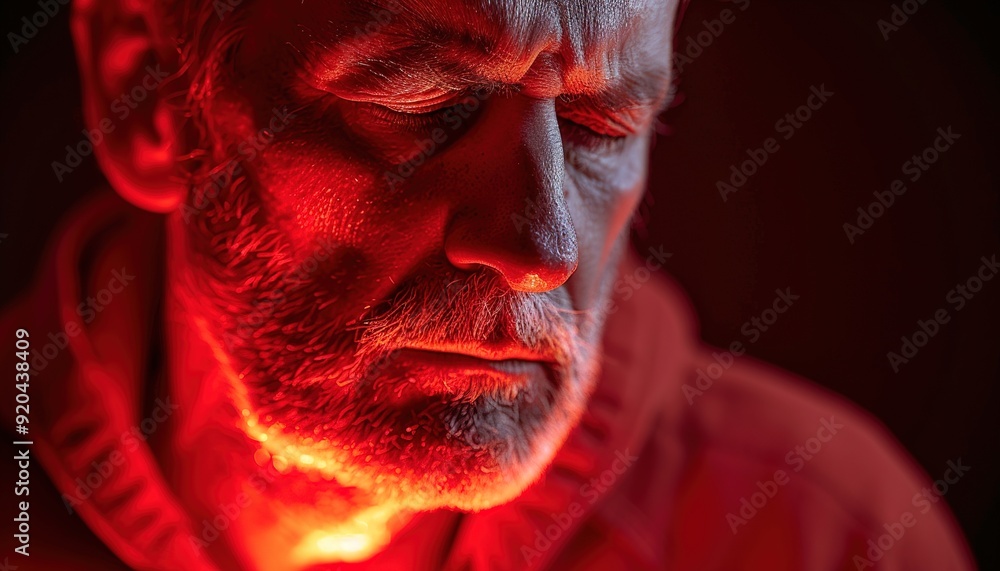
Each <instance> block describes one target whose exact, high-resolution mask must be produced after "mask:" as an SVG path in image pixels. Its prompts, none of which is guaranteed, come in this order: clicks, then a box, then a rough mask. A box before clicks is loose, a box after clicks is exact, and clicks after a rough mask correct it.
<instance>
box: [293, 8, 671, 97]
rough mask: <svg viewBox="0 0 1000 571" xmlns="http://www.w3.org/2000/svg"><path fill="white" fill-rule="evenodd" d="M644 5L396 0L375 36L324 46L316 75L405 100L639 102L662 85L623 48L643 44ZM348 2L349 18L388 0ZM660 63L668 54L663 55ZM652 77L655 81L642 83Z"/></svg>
mask: <svg viewBox="0 0 1000 571" xmlns="http://www.w3.org/2000/svg"><path fill="white" fill-rule="evenodd" d="M645 3H646V2H645V0H613V1H609V2H588V1H579V0H540V1H539V0H535V1H528V0H461V1H460V2H455V3H454V4H449V5H448V9H446V10H442V9H441V6H442V3H441V2H439V1H435V0H399V2H397V3H396V4H392V6H394V9H395V12H394V14H393V18H392V19H391V21H389V22H388V23H387V24H385V25H382V26H380V27H379V29H378V31H377V34H376V35H375V36H374V38H369V37H367V36H362V37H361V38H352V36H351V35H347V37H344V38H342V40H341V41H335V40H333V41H330V42H329V44H328V46H332V47H328V46H324V47H323V48H322V51H324V52H326V56H328V57H324V58H322V59H323V60H324V64H325V65H324V66H321V67H322V69H320V70H317V71H318V72H319V73H318V74H317V75H318V76H320V77H321V78H322V79H323V80H324V81H327V82H330V83H331V84H333V83H339V84H343V85H344V87H345V88H348V87H352V84H353V88H354V89H357V90H359V92H370V93H372V94H374V93H385V92H390V93H396V94H398V95H401V96H404V97H405V96H418V95H419V96H424V95H427V94H428V93H430V92H434V93H436V92H438V91H440V90H459V89H461V88H462V87H468V85H470V84H489V83H502V84H508V85H521V86H524V85H526V84H527V85H528V86H530V87H531V88H533V89H535V90H537V91H539V92H545V93H552V92H554V91H556V90H564V91H566V92H568V93H572V94H596V93H600V92H602V91H605V90H608V91H623V90H625V89H628V88H639V89H640V90H641V92H642V93H640V94H639V97H640V98H641V99H643V100H652V99H655V98H656V97H655V94H654V95H650V94H649V93H648V92H650V91H659V90H658V89H655V88H656V87H658V86H659V84H661V83H664V82H663V81H650V79H651V78H650V77H645V76H646V75H648V73H647V70H646V69H645V68H647V67H649V62H644V61H643V58H642V57H641V56H648V55H649V54H637V53H626V49H628V51H629V52H635V51H637V50H641V48H636V47H635V46H629V44H630V43H635V41H638V42H640V43H642V42H643V38H641V37H638V38H636V37H635V36H636V35H640V36H641V35H642V34H643V31H642V30H640V28H641V26H640V25H638V24H639V23H640V22H641V19H642V18H644V17H646V18H648V16H649V14H648V11H647V13H645V14H644V13H643V9H644V7H645ZM668 3H670V2H668ZM347 4H350V5H351V7H350V8H349V9H348V12H349V13H350V14H351V15H353V17H354V18H357V17H359V16H362V17H363V16H364V15H365V14H368V13H366V11H365V9H366V8H368V7H370V6H379V5H390V4H389V3H388V2H379V1H372V0H365V1H363V2H359V3H354V2H349V3H347ZM359 5H360V6H362V7H361V8H359V7H358V6H359ZM369 11H370V10H369ZM367 17H368V19H370V18H371V15H370V14H368V16H367ZM334 25H336V27H338V28H340V29H342V30H343V29H347V28H350V29H353V26H354V25H355V23H354V22H350V21H348V22H346V23H345V22H344V20H340V22H339V23H337V24H334V22H333V21H329V20H328V22H327V24H326V27H331V26H334ZM302 29H304V30H307V28H305V27H304V26H303V27H302ZM645 33H647V34H648V33H649V32H648V30H647V31H645ZM664 33H668V32H666V31H665V32H664ZM319 35H320V34H316V36H319ZM314 37H315V36H314ZM375 39H379V40H380V41H375ZM633 40H635V41H633ZM543 54H544V55H543ZM540 56H542V57H540ZM637 56H638V57H637ZM663 60H664V61H668V60H669V57H668V54H663ZM632 67H635V68H636V69H635V70H633V69H630V68H632ZM640 70H641V71H640ZM654 71H655V70H654ZM653 75H654V76H655V75H657V74H656V73H654V74H653ZM658 75H664V74H662V73H661V74H658ZM665 75H669V70H666V74H665ZM653 79H654V80H655V79H656V78H655V77H654V78H653ZM654 82H655V83H656V84H658V85H656V86H650V85H648V84H650V83H654ZM664 91H665V89H664ZM609 97H611V98H612V99H617V98H616V97H613V96H612V94H609Z"/></svg>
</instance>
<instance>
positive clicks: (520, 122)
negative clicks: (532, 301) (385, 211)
mask: <svg viewBox="0 0 1000 571" xmlns="http://www.w3.org/2000/svg"><path fill="white" fill-rule="evenodd" d="M451 152H452V154H453V155H454V156H453V158H454V159H455V160H454V162H453V164H455V165H457V168H454V169H451V170H450V171H449V173H448V175H446V177H445V178H446V179H448V182H447V183H446V184H447V185H448V186H450V187H452V190H453V191H454V192H455V196H456V197H457V199H456V201H455V208H454V210H453V215H452V218H451V220H450V222H449V226H448V229H447V234H446V236H445V245H444V248H445V254H446V255H447V258H448V261H449V262H450V263H451V264H452V265H454V266H455V267H458V268H460V269H464V270H475V269H476V268H481V267H486V268H489V269H490V270H492V271H495V272H497V273H498V274H500V276H502V277H503V279H504V280H505V281H506V282H507V284H508V285H509V286H510V287H511V288H512V289H514V290H516V291H524V292H544V291H549V290H552V289H555V288H557V287H559V286H561V285H562V284H563V283H565V282H566V280H567V279H569V277H570V276H571V275H572V274H573V272H574V271H576V267H577V264H578V262H579V247H578V245H577V236H576V230H575V228H574V226H573V219H572V217H571V215H570V209H569V205H568V200H567V195H566V191H565V170H564V157H563V147H562V138H561V136H560V134H559V124H558V121H557V118H556V110H555V101H554V100H552V99H534V98H529V97H527V96H523V95H514V96H501V95H493V96H492V97H491V98H490V99H489V100H488V101H486V102H485V103H484V105H483V108H482V110H481V111H480V114H479V116H478V117H477V119H476V122H475V124H474V125H473V126H472V128H471V129H470V130H469V131H468V132H467V133H466V134H465V136H464V137H462V138H461V139H460V140H459V141H458V142H456V144H455V146H453V147H452V149H451Z"/></svg>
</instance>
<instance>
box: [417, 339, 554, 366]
mask: <svg viewBox="0 0 1000 571" xmlns="http://www.w3.org/2000/svg"><path fill="white" fill-rule="evenodd" d="M402 349H415V350H418V351H432V352H435V353H454V354H457V355H466V356H468V357H476V358H478V359H485V360H487V361H506V360H521V361H541V362H550V361H554V359H553V358H552V357H551V356H550V355H546V354H544V353H540V352H538V351H534V350H531V349H529V348H527V347H525V346H523V345H521V344H518V343H515V342H513V341H509V342H499V343H482V342H478V341H470V342H465V343H455V342H449V343H410V344H408V345H406V346H405V347H402Z"/></svg>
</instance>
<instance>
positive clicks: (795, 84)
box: [0, 0, 1000, 569]
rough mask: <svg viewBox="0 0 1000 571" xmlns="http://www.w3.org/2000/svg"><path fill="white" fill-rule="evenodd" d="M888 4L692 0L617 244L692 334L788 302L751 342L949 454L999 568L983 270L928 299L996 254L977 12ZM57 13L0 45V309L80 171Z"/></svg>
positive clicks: (946, 5) (995, 289)
mask: <svg viewBox="0 0 1000 571" xmlns="http://www.w3.org/2000/svg"><path fill="white" fill-rule="evenodd" d="M896 3H897V4H900V2H896ZM892 4H893V3H892V2H888V1H866V2H861V1H847V2H845V1H832V0H831V1H822V2H803V1H798V2H796V1H791V0H788V1H775V0H750V3H749V6H748V7H747V9H746V10H745V11H740V10H739V8H738V7H737V6H735V5H729V4H727V3H725V2H719V1H718V0H693V3H692V5H691V7H690V8H689V10H688V13H687V16H686V20H685V22H684V24H683V25H682V26H681V29H680V32H679V36H678V43H679V45H680V49H681V50H684V49H685V46H686V44H687V40H688V38H689V37H696V36H697V34H698V33H699V32H702V31H704V30H705V29H706V27H705V24H704V21H705V20H713V19H717V18H719V15H720V13H721V11H722V10H723V9H725V8H729V9H731V10H733V11H734V12H735V21H733V22H732V23H730V24H725V25H724V28H723V31H722V33H720V34H719V35H718V37H713V39H712V41H711V44H710V45H708V46H707V47H703V48H702V51H701V53H700V54H699V55H697V57H694V58H693V61H690V62H687V63H685V64H684V74H683V80H682V82H681V84H680V90H681V93H682V99H681V103H680V104H679V105H677V106H676V107H675V108H673V109H672V110H670V111H669V112H668V113H666V114H665V115H664V117H663V119H664V120H665V121H666V123H667V124H668V125H669V130H670V131H671V134H670V135H668V136H664V137H660V139H659V141H658V142H657V145H656V148H655V150H654V152H653V158H652V167H651V182H650V193H649V195H648V197H647V202H646V204H645V205H644V208H643V212H644V215H645V216H644V224H643V225H642V226H641V227H640V228H639V229H638V231H637V236H636V239H637V241H638V243H639V245H640V246H642V247H645V246H658V245H661V244H662V245H663V246H664V248H665V249H666V250H667V251H668V252H671V253H673V257H672V258H671V259H670V261H669V264H668V270H669V271H670V273H671V274H672V275H673V276H674V277H675V278H676V279H678V280H679V281H680V282H681V284H683V286H684V287H685V288H686V289H687V291H688V292H689V294H690V296H691V298H692V300H693V302H694V305H695V307H696V308H697V310H698V313H699V315H700V318H701V328H702V335H703V337H704V339H705V340H706V341H708V342H710V343H713V344H716V345H719V346H728V345H729V343H730V342H731V341H736V340H739V341H747V340H748V339H747V337H746V336H744V335H743V334H742V333H741V331H740V330H741V327H742V325H743V323H745V322H746V321H747V320H749V319H750V318H751V317H754V316H759V315H760V313H761V311H763V310H764V309H765V308H767V307H769V306H770V304H771V302H772V300H773V299H774V297H775V292H774V290H775V289H779V288H780V289H784V288H791V290H792V292H793V293H795V294H797V295H799V296H800V300H799V301H796V302H795V304H794V305H793V307H792V308H791V309H790V310H789V311H788V312H787V313H785V314H783V315H781V316H780V318H779V319H778V321H777V322H776V323H775V324H774V325H773V326H772V327H771V328H769V330H768V331H767V332H765V333H763V335H761V337H760V339H759V340H758V341H756V342H755V343H752V344H750V345H749V349H750V353H751V354H752V355H754V356H756V357H759V358H762V359H765V360H767V361H771V362H773V363H776V364H779V365H781V366H783V367H786V368H788V369H790V370H792V371H794V372H796V373H798V374H801V375H803V376H806V377H808V378H811V379H814V380H815V381H817V382H819V383H820V384H822V385H824V386H826V387H829V388H831V389H833V390H835V391H837V392H839V393H841V394H843V395H845V396H847V397H848V398H850V399H852V400H854V401H855V402H857V403H858V404H860V405H861V406H863V407H864V408H866V409H868V410H869V411H871V412H872V413H874V414H875V415H876V416H877V417H878V418H880V419H881V420H882V421H883V422H884V423H885V424H886V425H887V426H888V427H889V429H890V430H891V431H892V432H893V433H894V434H895V435H896V436H897V437H898V438H899V439H900V440H901V441H902V442H903V443H904V444H905V445H906V447H907V448H908V449H909V450H910V452H912V453H913V454H914V456H915V457H916V458H917V460H918V461H919V462H920V463H921V464H922V465H923V466H924V468H925V470H926V471H927V472H928V473H929V474H930V475H931V476H932V477H934V478H939V477H941V475H942V473H943V471H944V469H945V463H946V462H947V461H948V460H955V459H958V458H961V459H962V462H963V463H964V464H966V465H969V466H971V470H970V472H969V473H968V475H966V476H965V477H964V478H962V480H960V481H959V483H957V484H955V485H954V486H952V489H951V490H950V491H949V492H948V494H947V498H946V499H947V501H948V502H949V503H950V504H951V506H952V508H953V509H954V511H955V513H956V515H957V516H958V519H959V521H960V523H961V524H962V527H963V528H964V530H965V532H966V534H967V535H968V537H969V539H970V541H971V543H972V546H973V549H974V551H975V552H976V555H977V557H978V559H979V562H980V564H981V566H982V567H983V568H984V569H998V568H1000V555H998V543H997V541H996V538H998V537H1000V526H998V522H1000V511H998V506H1000V502H998V499H1000V498H998V493H997V492H998V489H1000V486H998V483H1000V466H998V460H997V448H998V447H997V446H996V444H997V440H998V435H1000V426H998V425H1000V420H998V419H1000V411H998V410H997V408H998V405H1000V399H998V390H997V381H998V380H1000V374H998V373H1000V323H998V318H1000V279H998V280H994V281H991V282H987V283H986V285H985V287H984V288H983V290H982V291H980V292H979V293H977V294H976V295H975V297H973V298H972V299H971V300H969V301H968V303H967V305H966V307H965V308H964V309H963V310H962V311H955V310H954V307H953V306H952V305H951V304H950V303H949V302H948V301H946V299H945V297H946V294H947V293H948V291H949V290H951V289H952V288H953V287H955V285H957V284H959V283H964V282H965V281H966V280H967V279H968V278H969V277H971V276H973V275H974V274H975V272H976V270H977V269H978V268H979V266H980V261H979V260H980V257H982V256H986V257H987V258H989V257H991V256H992V255H994V254H998V255H1000V240H998V236H1000V232H998V230H1000V224H998V210H1000V209H998V189H1000V184H998V180H997V173H996V170H995V168H994V166H995V165H996V161H997V157H998V156H1000V149H998V146H1000V145H998V135H997V134H998V132H1000V121H998V115H997V108H996V106H997V104H998V102H1000V89H998V87H1000V84H998V73H997V69H998V68H997V60H996V55H995V52H996V50H995V49H992V48H995V46H993V45H991V43H992V42H990V41H989V38H990V37H991V36H992V35H995V34H996V33H997V32H996V30H997V25H998V19H997V18H996V7H995V6H991V5H989V3H988V2H985V1H984V2H982V3H973V2H947V1H945V0H926V3H925V4H923V5H921V6H920V7H919V9H918V10H917V12H916V13H914V14H912V15H911V16H909V21H907V22H906V23H905V24H903V25H902V26H900V28H899V30H898V31H894V32H891V33H890V34H889V38H888V40H886V39H885V38H884V37H883V35H882V32H881V31H880V30H879V28H878V25H877V21H878V20H879V19H885V20H888V19H889V18H890V15H891V13H892ZM3 10H4V16H3V20H2V22H3V24H2V26H0V31H2V32H3V33H4V35H5V38H6V34H7V33H8V32H11V31H19V30H20V28H21V23H20V18H21V17H22V16H30V15H31V14H33V13H34V12H35V11H37V10H38V8H37V4H36V3H35V2H33V1H25V0H14V1H12V0H7V1H6V2H5V5H4V7H3ZM68 24H69V10H68V8H66V7H61V11H60V13H59V14H57V15H56V16H55V17H53V18H52V20H51V22H49V23H48V24H47V25H46V26H44V27H43V28H41V29H40V30H39V32H38V34H37V35H36V36H35V37H34V38H32V39H31V40H29V42H28V43H27V44H26V45H22V46H20V51H19V53H17V54H14V53H13V50H12V49H11V46H10V44H9V42H7V41H5V42H3V45H2V46H0V53H2V54H3V55H2V56H0V58H2V63H3V69H2V72H0V75H2V81H3V83H2V85H3V91H2V94H0V109H2V110H3V112H4V115H5V118H4V119H5V120H4V124H5V128H4V130H3V134H2V149H3V158H2V159H0V180H2V181H3V183H4V185H5V191H4V192H3V193H2V197H0V234H7V235H8V236H7V237H6V238H4V239H2V241H0V267H2V268H3V270H2V276H3V279H2V280H0V301H3V302H6V300H8V299H9V298H10V297H11V296H12V295H13V294H14V293H16V292H17V291H20V290H22V289H23V288H24V287H25V286H26V285H27V284H28V280H29V278H30V276H31V273H32V269H33V266H34V261H35V259H36V258H37V257H38V255H39V253H40V251H41V248H42V246H43V245H44V243H45V240H46V237H47V236H48V234H49V233H50V231H51V230H52V227H53V225H54V224H55V222H56V221H57V219H58V218H59V216H60V215H61V214H62V213H63V212H65V211H66V210H67V208H68V207H69V206H70V205H71V204H72V203H73V202H74V201H75V200H76V199H77V198H78V197H80V196H81V195H83V194H84V193H86V192H87V191H88V190H89V189H91V188H93V187H94V185H95V184H97V183H98V182H99V181H100V180H101V178H100V173H99V172H98V170H97V167H96V163H95V161H94V160H93V157H92V156H91V157H88V158H87V159H85V162H84V164H83V165H82V166H80V167H78V168H77V169H75V170H74V172H72V173H71V174H69V175H67V176H66V180H65V182H63V183H61V184H60V183H57V182H56V179H55V177H54V175H53V172H52V168H51V163H52V161H54V160H63V158H64V157H65V154H66V151H65V149H64V147H65V145H67V144H71V143H76V142H77V141H79V140H80V139H81V137H82V135H81V134H80V129H82V127H83V123H82V118H81V113H80V109H79V88H78V77H77V73H76V66H75V62H74V59H73V51H72V46H71V42H70V38H69V33H68ZM703 39H704V36H703ZM821 84H823V85H825V87H826V89H827V90H828V91H832V92H833V93H834V95H833V96H832V97H831V98H830V99H829V101H828V102H827V103H826V104H825V105H824V106H823V107H822V108H821V109H820V110H818V111H816V112H815V113H814V114H813V117H812V118H811V119H810V120H809V121H808V122H806V123H805V124H804V125H803V127H802V128H801V129H798V130H797V131H796V133H795V135H794V136H793V137H792V138H791V139H789V140H787V141H786V140H784V139H783V138H782V134H780V133H777V134H776V132H775V126H774V125H775V122H776V121H777V120H778V119H780V118H781V117H783V116H784V115H785V113H788V112H792V111H794V110H795V108H796V107H798V106H799V105H802V104H804V103H805V102H806V98H807V96H808V95H809V90H810V86H814V85H815V86H817V87H818V86H820V85H821ZM948 126H951V127H952V129H953V131H954V132H957V133H959V134H961V139H959V140H958V141H957V142H956V143H955V145H954V147H953V148H952V149H950V150H949V151H947V152H945V153H943V154H942V156H941V158H940V159H939V160H938V161H937V162H936V163H935V164H934V165H932V166H931V168H930V169H929V170H928V171H927V172H926V173H924V175H923V176H922V177H921V178H920V180H918V181H916V182H914V183H910V182H909V181H906V183H907V188H908V190H907V192H906V193H905V194H904V195H903V196H898V197H896V202H895V203H894V204H893V206H892V207H890V208H889V209H888V210H887V211H886V212H885V214H883V215H882V216H881V217H880V218H878V219H876V220H875V223H874V224H873V225H872V226H871V228H870V229H869V230H867V231H865V233H864V234H863V235H859V236H856V237H855V243H854V244H853V245H852V244H851V243H849V242H848V239H847V236H846V235H845V232H844V230H843V224H844V223H845V222H851V223H856V221H857V218H858V213H857V208H858V207H867V206H868V205H869V204H870V203H871V202H873V201H874V197H873V196H872V193H873V192H875V191H885V190H887V189H888V188H889V185H890V183H891V182H892V181H893V180H894V179H896V178H905V177H904V175H903V174H902V173H901V167H902V165H903V163H904V162H905V161H907V160H909V158H910V157H911V156H912V155H913V154H917V153H920V152H922V150H923V149H924V148H925V147H927V146H929V145H930V144H931V143H932V142H933V140H934V138H935V137H936V130H937V129H938V128H939V127H942V128H947V127H948ZM772 136H774V137H776V138H778V141H779V144H780V149H779V150H778V152H776V153H774V154H773V155H771V156H770V157H769V159H768V161H767V163H765V164H764V165H763V166H761V167H760V168H759V170H758V172H757V173H756V174H755V175H753V176H751V177H750V178H749V180H748V182H747V183H746V184H745V185H744V186H742V187H741V188H739V189H738V191H737V192H735V193H733V194H730V195H728V200H727V201H725V202H724V201H723V200H722V198H721V197H720V194H719V191H718V190H717V188H716V183H717V181H719V180H727V179H728V178H729V176H730V165H732V164H738V163H739V162H741V161H743V160H745V159H746V158H747V157H746V154H745V151H746V149H748V148H757V147H759V146H761V144H762V142H763V141H764V139H766V138H767V137H772ZM939 308H947V309H948V311H949V313H950V314H951V315H952V318H951V321H949V322H948V323H947V324H945V325H943V326H942V328H941V331H940V332H939V333H938V334H937V335H936V336H935V337H934V338H933V339H932V340H931V341H930V342H929V343H928V344H927V346H925V347H924V348H922V349H921V350H920V351H919V353H918V354H917V356H916V357H914V358H913V359H912V360H911V361H910V362H909V363H907V364H903V365H901V367H900V370H899V372H898V373H894V372H893V370H892V367H891V366H890V364H889V362H888V360H887V357H886V354H887V353H888V352H889V351H896V352H899V350H900V345H901V340H900V337H901V336H903V335H906V336H912V334H913V333H914V331H915V330H916V329H917V320H918V319H922V320H926V319H928V318H930V317H931V315H932V314H933V313H934V311H936V310H937V309H939Z"/></svg>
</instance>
